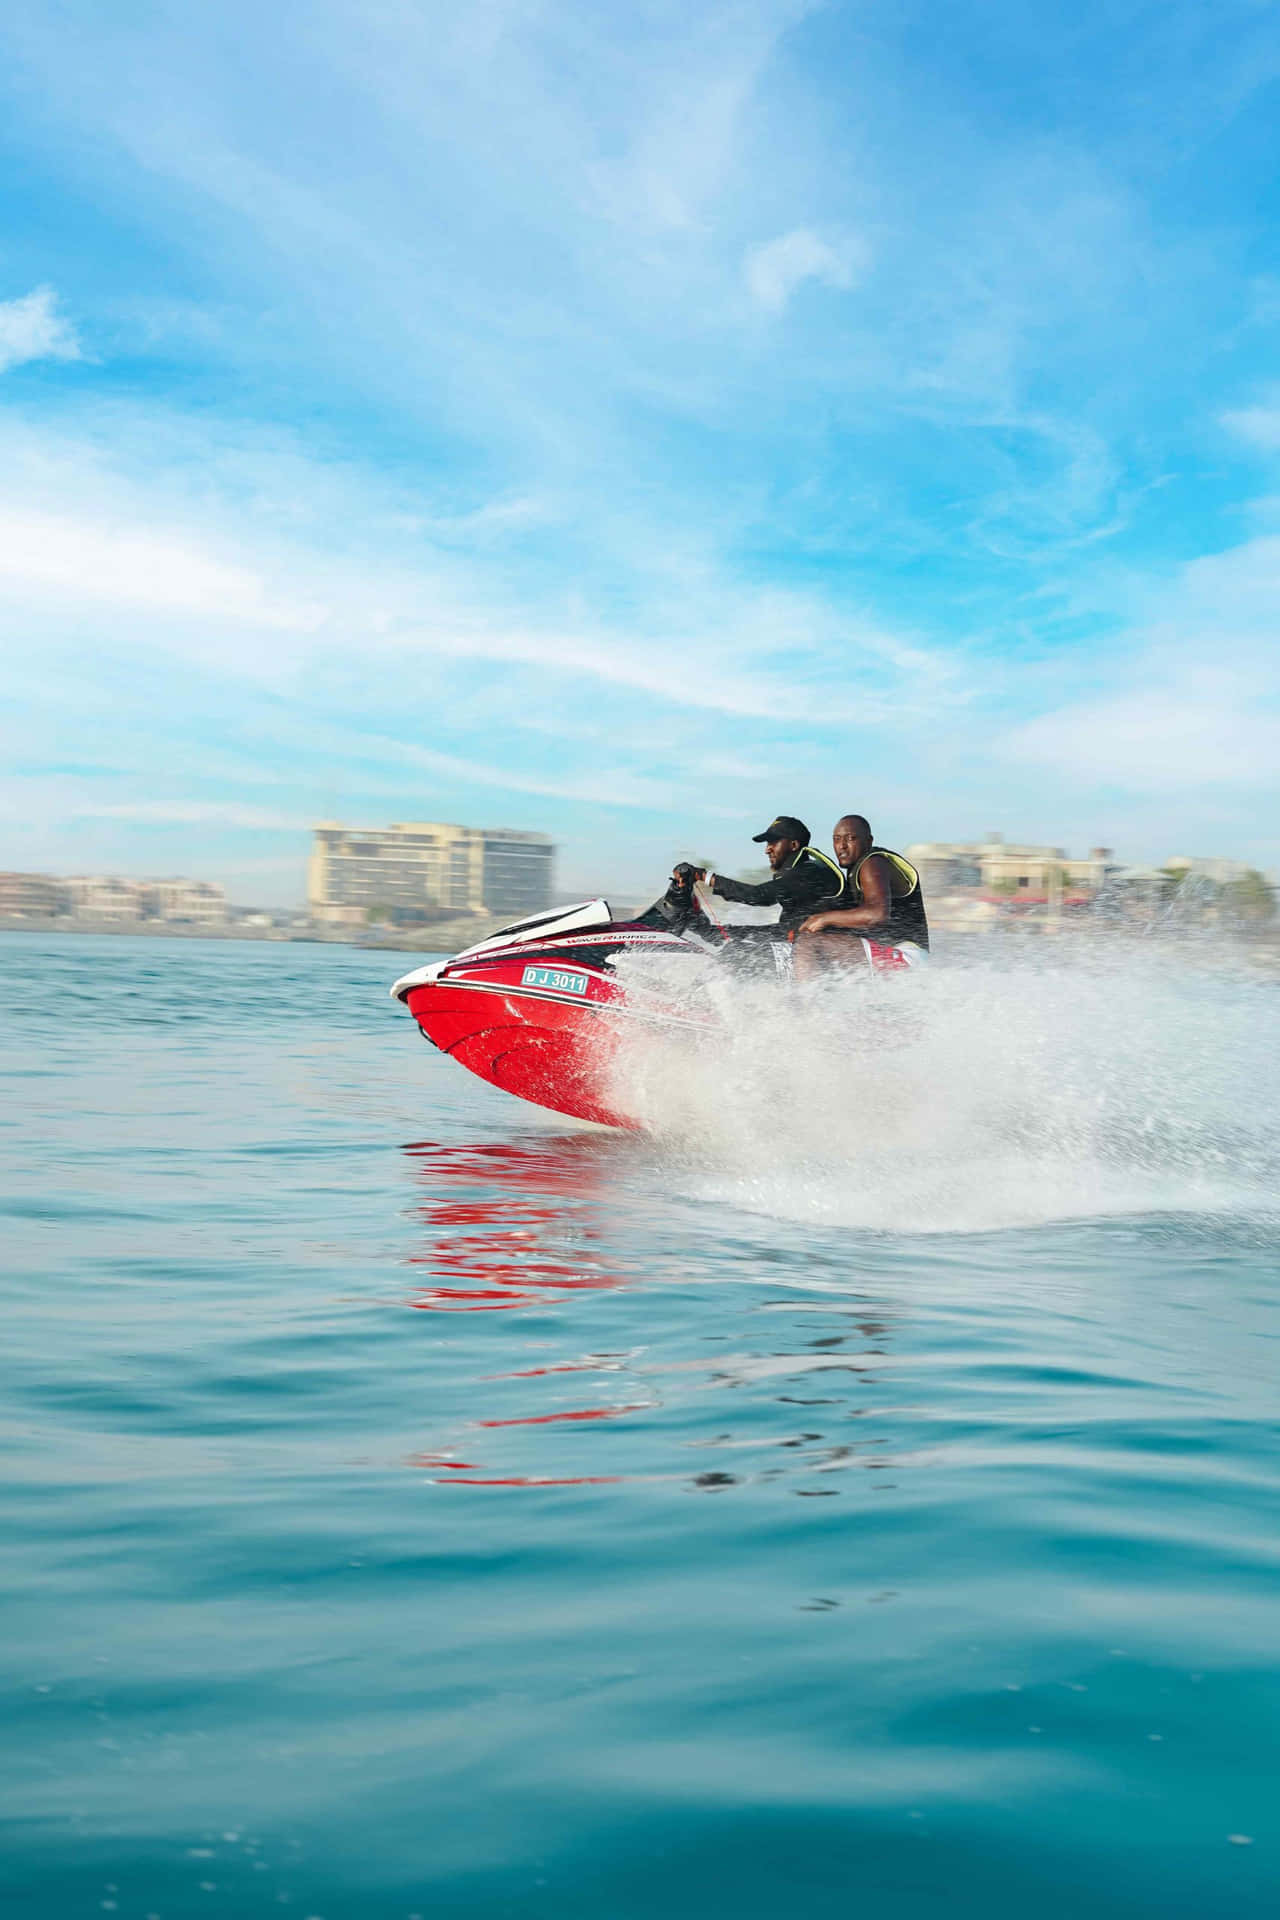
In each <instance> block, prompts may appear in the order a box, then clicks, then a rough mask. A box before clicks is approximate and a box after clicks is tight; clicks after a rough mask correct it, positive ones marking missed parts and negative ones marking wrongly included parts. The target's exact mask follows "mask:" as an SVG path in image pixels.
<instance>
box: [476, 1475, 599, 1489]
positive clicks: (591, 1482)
mask: <svg viewBox="0 0 1280 1920" xmlns="http://www.w3.org/2000/svg"><path fill="white" fill-rule="evenodd" d="M621 1478H622V1475H621V1474H619V1473H573V1474H566V1475H565V1476H564V1478H562V1479H553V1478H551V1477H550V1476H546V1477H542V1476H540V1475H538V1474H535V1473H509V1474H506V1475H504V1476H503V1477H502V1478H501V1479H493V1480H468V1479H461V1480H442V1481H441V1482H440V1485H441V1486H442V1487H616V1486H617V1484H618V1482H619V1481H620V1480H621Z"/></svg>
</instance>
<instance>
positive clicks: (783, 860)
mask: <svg viewBox="0 0 1280 1920" xmlns="http://www.w3.org/2000/svg"><path fill="white" fill-rule="evenodd" d="M799 851H800V842H799V841H798V840H770V841H769V842H768V843H767V845H766V846H765V852H766V853H767V854H768V856H769V865H770V866H771V867H772V868H773V870H774V872H775V873H777V872H779V871H780V869H781V868H783V867H785V866H786V864H787V862H788V861H789V860H790V859H791V858H792V856H793V855H794V854H796V853H798V852H799Z"/></svg>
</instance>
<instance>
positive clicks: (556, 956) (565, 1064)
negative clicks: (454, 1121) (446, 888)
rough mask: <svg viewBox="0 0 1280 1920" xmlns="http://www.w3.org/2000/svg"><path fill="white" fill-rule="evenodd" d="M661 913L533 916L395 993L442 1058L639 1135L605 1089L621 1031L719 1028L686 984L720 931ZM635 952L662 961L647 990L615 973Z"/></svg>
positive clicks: (583, 907)
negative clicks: (656, 977)
mask: <svg viewBox="0 0 1280 1920" xmlns="http://www.w3.org/2000/svg"><path fill="white" fill-rule="evenodd" d="M655 917H658V918H659V919H660V918H661V916H655V914H654V912H653V911H652V910H651V911H650V913H649V914H646V915H645V916H644V917H643V918H642V919H639V920H621V921H619V920H615V919H614V918H613V915H612V912H611V911H610V907H609V903H608V901H607V900H584V901H582V902H581V903H580V904H579V905H578V906H574V907H569V908H558V909H556V910H555V911H553V912H550V913H541V914H535V915H533V916H532V917H531V918H530V919H528V920H520V921H517V922H516V924H515V925H514V926H510V927H504V928H503V929H502V931H501V932H500V933H495V934H493V935H491V936H490V937H489V938H488V939H487V940H479V941H477V942H476V944H475V946H473V947H467V948H464V950H463V951H462V952H461V953H456V954H454V956H453V958H452V959H451V960H436V961H433V962H432V963H431V964H430V965H428V966H425V967H419V968H417V969H416V971H415V972H413V973H406V974H405V975H404V977H403V978H402V979H400V980H397V981H396V983H395V985H394V986H393V987H392V989H391V996H392V998H393V999H395V1000H399V1001H401V1002H402V1003H403V1005H405V1006H406V1007H408V1009H409V1011H410V1013H411V1014H412V1015H413V1017H414V1019H415V1020H416V1021H417V1023H418V1025H419V1027H420V1028H421V1029H422V1032H423V1034H424V1035H425V1036H426V1038H427V1039H428V1040H430V1041H431V1042H432V1044H433V1045H434V1046H436V1047H438V1048H439V1049H440V1051H441V1053H447V1054H448V1055H449V1057H450V1059H452V1060H456V1061H458V1063H459V1065H461V1066H464V1067H466V1068H468V1069H469V1070H470V1071H471V1072H472V1073H474V1074H477V1075H478V1076H479V1077H480V1079H481V1080H487V1081H488V1082H489V1084H490V1086H494V1087H500V1088H501V1089H502V1090H503V1092H505V1093H513V1094H515V1095H516V1096H517V1097H518V1098H519V1099H521V1100H529V1101H532V1102H533V1104H534V1105H535V1106H538V1107H549V1108H550V1109H551V1111H552V1112H553V1113H563V1114H568V1115H570V1116H571V1117H572V1118H574V1119H577V1120H594V1121H597V1122H599V1123H600V1124H602V1125H604V1126H610V1127H630V1128H634V1127H636V1126H637V1125H638V1124H639V1123H638V1122H637V1121H636V1120H634V1119H632V1118H631V1117H630V1116H629V1115H627V1114H625V1113H622V1112H620V1111H619V1110H618V1105H617V1097H616V1094H615V1093H614V1091H613V1089H612V1088H611V1085H610V1081H611V1067H612V1064H613V1061H614V1058H615V1056H616V1053H617V1049H618V1046H619V1044H620V1043H621V1041H622V1039H623V1037H624V1035H625V1034H626V1033H627V1032H628V1031H634V1029H635V1027H636V1025H637V1024H640V1025H646V1024H647V1025H649V1026H661V1027H663V1028H665V1029H667V1030H668V1031H670V1030H672V1029H675V1030H679V1029H680V1028H687V1029H688V1031H689V1034H690V1037H691V1038H692V1037H694V1036H696V1035H697V1034H699V1033H701V1034H704V1035H705V1034H708V1033H710V1032H714V1031H715V1030H716V1028H717V1026H718V1024H719V1023H718V1020H717V1018H716V1016H715V1013H714V1011H713V1010H712V1008H711V1007H710V1006H707V1005H699V1004H698V996H697V994H696V993H693V992H690V993H689V994H688V995H686V992H685V991H684V990H683V987H682V984H681V983H682V981H685V980H687V983H688V987H689V988H690V989H693V988H694V987H695V986H696V984H697V983H698V982H699V980H700V979H701V978H702V976H703V975H704V974H705V972H706V969H707V966H708V960H709V958H710V957H711V956H712V955H713V954H714V950H715V944H716V940H717V937H719V938H720V940H721V941H722V940H723V930H717V929H715V928H714V926H713V923H711V922H710V921H709V920H707V919H706V918H705V916H703V915H701V914H698V915H697V916H696V918H697V920H698V922H699V927H700V929H701V930H699V928H695V927H692V926H691V925H690V918H691V916H690V915H689V914H687V913H683V914H680V915H672V916H671V917H670V920H669V923H668V924H665V925H664V924H661V923H660V924H658V925H654V924H653V921H654V918H655ZM633 955H648V956H659V955H660V956H662V957H663V959H664V961H665V964H664V965H663V966H662V967H661V968H660V969H658V970H656V971H657V972H658V974H659V976H660V979H661V985H660V986H659V985H657V984H654V985H653V986H652V987H650V986H647V985H646V984H645V983H644V980H643V977H642V975H643V969H641V968H635V969H633V968H630V967H627V968H625V969H624V971H625V974H626V977H625V979H624V978H620V977H619V972H618V963H619V961H621V960H623V959H624V958H629V957H630V956H633ZM713 964H714V962H713ZM637 976H640V977H637Z"/></svg>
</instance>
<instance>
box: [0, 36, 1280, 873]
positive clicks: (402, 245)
mask: <svg viewBox="0 0 1280 1920" xmlns="http://www.w3.org/2000/svg"><path fill="white" fill-rule="evenodd" d="M0 45H2V46H3V47H4V49H5V52H6V55H7V59H6V63H5V72H6V79H5V80H4V82H3V85H4V98H5V107H6V111H5V125H4V130H3V133H0V141H2V142H3V150H4V154H5V158H6V161H7V165H6V167H5V169H4V174H5V184H4V186H3V187H2V188H0V192H3V195H4V202H5V213H6V244H5V249H4V252H3V254H0V447H2V449H3V453H4V460H3V463H2V464H0V576H2V577H3V582H4V611H3V615H2V616H0V618H2V621H3V625H2V626H0V640H2V643H3V650H4V654H5V666H4V671H3V680H2V682H0V691H2V692H3V694H4V706H5V709H6V720H5V740H6V763H7V771H6V773H5V774H4V776H3V778H2V779H0V811H2V812H3V815H4V816H5V818H4V823H3V824H4V836H5V840H6V843H7V856H6V858H7V863H8V864H10V865H12V866H15V867H24V868H30V869H33V870H51V871H63V872H72V871H75V872H91V871H104V872H114V871H120V872H126V873H129V872H132V873H140V872H153V873H159V872H167V871H173V870H175V868H176V867H177V866H178V865H182V866H183V868H184V869H185V870H189V871H197V872H199V873H201V874H202V875H206V876H207V877H209V878H210V879H215V880H218V881H220V882H221V883H223V884H225V885H226V886H227V887H228V888H229V890H231V891H232V892H233V894H234V895H235V897H237V898H239V899H242V900H244V901H246V902H253V901H271V902H276V901H282V900H285V899H288V898H290V897H292V893H293V887H292V876H293V875H294V874H295V873H296V872H298V871H299V869H300V861H299V856H298V853H297V850H296V849H297V845H298V840H299V836H300V835H303V834H307V833H309V831H310V829H311V826H312V825H313V824H314V822H315V821H316V820H318V819H322V818H346V819H369V820H386V821H390V820H396V819H421V818H428V819H434V818H444V819H484V820H487V821H491V822H494V823H502V824H504V825H507V826H510V827H513V828H517V829H525V830H529V829H533V830H544V831H546V832H548V833H550V834H551V835H552V837H553V838H554V839H555V841H556V842H557V845H558V847H559V848H560V850H561V851H560V855H559V869H560V881H559V884H561V885H562V886H563V887H564V888H566V889H572V888H573V887H574V886H576V885H577V884H579V883H580V882H581V883H583V884H586V883H590V882H591V881H593V880H595V879H596V878H597V877H598V876H599V875H600V874H601V873H602V872H609V873H613V874H616V876H617V882H618V884H620V885H626V886H628V887H631V888H634V889H635V890H636V892H637V893H640V892H643V891H645V890H646V889H647V888H648V889H652V886H653V883H654V879H655V875H656V876H659V877H660V875H661V873H662V872H663V871H665V867H664V864H663V863H664V862H665V861H667V860H668V859H669V858H670V857H672V856H674V854H675V853H676V852H678V851H688V850H690V849H701V848H704V847H705V848H706V849H707V850H709V851H711V850H715V851H718V852H719V854H720V856H721V857H723V858H725V859H726V860H735V861H737V863H738V864H746V863H747V861H748V859H749V855H750V851H751V850H750V848H749V844H748V836H749V834H750V833H752V832H756V831H759V829H760V827H761V826H763V825H764V824H765V822H766V821H767V820H768V819H769V818H770V817H771V816H772V815H773V814H774V813H775V812H776V811H778V810H779V808H787V809H789V808H792V807H795V808H798V810H799V811H800V813H801V814H802V815H803V816H804V817H805V818H806V819H807V820H808V821H809V823H810V826H811V827H812V829H813V832H814V835H815V838H819V839H822V840H823V841H825V837H826V832H827V828H828V825H829V821H830V820H832V819H834V818H835V817H836V816H837V815H838V814H839V813H840V812H842V811H844V810H845V809H846V808H848V807H850V806H856V807H860V808H865V809H866V810H867V811H868V812H869V813H870V814H871V817H872V819H873V822H874V824H875V825H876V827H877V829H878V831H879V832H880V833H881V835H882V837H883V838H885V839H887V840H888V841H889V842H890V844H897V845H902V844H906V843H909V842H915V841H922V840H931V839H942V838H946V837H948V836H949V835H952V834H958V835H959V836H960V837H961V838H974V837H977V836H979V835H980V834H981V833H983V832H985V831H987V830H988V829H990V828H991V827H993V826H995V827H998V826H1000V825H1001V824H1002V823H1003V824H1009V825H1012V824H1013V823H1016V826H1017V831H1018V832H1019V833H1020V834H1022V835H1024V836H1025V837H1026V838H1027V839H1029V840H1032V841H1047V842H1051V843H1057V842H1059V841H1063V842H1064V843H1065V844H1068V845H1070V846H1071V847H1072V848H1074V849H1077V850H1082V849H1084V848H1085V847H1087V846H1089V845H1093V844H1105V845H1109V846H1118V847H1122V848H1124V849H1126V850H1127V852H1128V855H1129V857H1130V858H1131V859H1133V860H1135V861H1152V862H1154V861H1158V860H1159V859H1161V858H1162V857H1164V856H1166V855H1167V854H1168V852H1169V850H1170V848H1171V847H1181V848H1183V849H1185V850H1186V851H1187V852H1188V853H1191V854H1214V853H1218V852H1224V851H1225V852H1229V853H1231V854H1233V855H1238V856H1239V857H1241V858H1242V859H1246V860H1249V861H1250V862H1252V863H1253V864H1255V865H1257V866H1258V867H1261V868H1270V867H1274V866H1275V865H1276V864H1277V862H1278V861H1280V833H1278V831H1277V827H1276V824H1275V822H1276V799H1277V791H1276V789H1277V773H1276V769H1277V767H1280V664H1278V663H1277V659H1276V649H1275V645H1274V638H1273V626H1274V618H1275V607H1276V604H1277V593H1278V591H1280V386H1277V384H1276V380H1275V372H1274V369H1275V364H1276V350H1277V345H1278V344H1280V260H1278V259H1277V246H1276V240H1275V234H1276V232H1277V230H1280V229H1278V226H1277V218H1276V216H1277V211H1278V209H1277V199H1278V197H1280V189H1278V187H1277V173H1276V168H1275V134H1274V126H1275V123H1276V114H1275V106H1276V94H1277V87H1278V86H1280V34H1278V33H1277V30H1276V26H1275V21H1274V16H1273V15H1272V14H1270V13H1269V12H1268V11H1266V10H1259V9H1258V8H1256V7H1254V6H1251V5H1245V4H1239V5H1226V6H1224V7H1222V8H1220V9H1216V10H1215V11H1214V14H1213V16H1212V18H1210V17H1209V16H1207V15H1206V14H1205V13H1204V12H1203V10H1201V9H1195V8H1191V7H1173V8H1169V9H1162V10H1159V11H1158V12H1157V11H1141V10H1139V11H1136V12H1132V13H1130V14H1127V15H1125V16H1124V17H1123V18H1122V19H1121V18H1118V17H1117V16H1116V15H1115V14H1114V13H1113V12H1112V11H1110V10H1104V9H1100V8H1097V7H1086V8H1084V9H1083V10H1080V9H1076V8H1072V9H1067V8H1066V7H1062V6H1054V7H1050V8H1047V9H1042V10H1038V11H1037V13H1036V15H1035V18H1034V20H1033V19H1031V18H1029V17H1028V16H1027V15H1026V14H1025V12H1022V11H1019V10H1016V9H1014V8H1012V7H1010V6H1004V5H968V6H964V7H961V8H959V9H958V10H955V11H953V12H952V13H951V14H949V15H948V24H947V31H946V33H945V34H940V33H938V32H937V31H936V16H934V15H931V14H926V13H925V11H924V10H923V9H920V8H913V7H910V6H907V7H904V8H900V9H898V10H897V11H896V12H894V13H893V14H892V15H891V16H872V15H870V14H864V13H862V12H860V11H858V10H856V9H852V8H849V7H840V6H832V7H808V6H804V5H800V4H787V5H769V4H747V5H741V6H735V7H731V8H730V7H726V8H708V9H702V10H699V11H698V12H696V13H692V14H691V13H689V12H688V10H679V9H675V8H674V7H667V6H662V5H657V6H650V7H645V8H643V9H641V10H640V11H638V12H633V13H631V14H630V15H628V16H627V18H626V19H621V18H618V19H606V18H605V17H604V16H602V15H601V14H600V13H599V12H598V10H595V9H591V8H588V7H577V6H571V5H565V4H557V5H555V6H552V7H549V8H537V7H530V6H527V5H518V4H514V3H513V4H494V5H491V6H486V7H481V8H476V9H471V10H468V12H467V14H466V16H465V17H453V16H448V15H445V14H444V13H443V12H437V11H435V10H432V9H414V8H407V9H401V10H397V11H384V12H380V13H378V14H376V15H371V14H370V13H368V12H367V11H366V10H364V9H360V8H355V7H350V6H346V5H338V4H329V5H318V6H316V7H314V8H311V9H309V12H308V32H307V35H306V38H305V42H303V41H299V40H298V39H297V38H296V37H295V36H294V32H293V24H292V23H291V21H290V19H289V17H288V16H285V15H281V16H270V15H267V16H264V15H262V14H261V13H260V12H254V13H251V12H250V11H249V9H248V8H247V7H245V6H243V4H240V3H239V0H233V3H232V4H230V5H229V6H227V7H224V8H222V9H220V10H219V12H218V14H217V16H216V17H215V16H213V15H203V16H202V15H199V14H194V15H193V14H191V13H190V12H189V10H183V9H179V8H178V7H176V6H175V5H171V4H153V5H150V6H146V7H142V8H138V9H134V10H131V11H130V12H128V14H127V15H124V14H117V15H114V16H112V17H104V16H102V15H101V12H100V10H97V9H93V8H90V7H89V6H88V5H87V4H84V3H83V0H72V4H70V5H68V6H66V7H63V8H60V9H59V10H58V11H57V12H56V13H55V12H54V11H53V10H49V9H35V10H29V11H28V12H27V13H26V14H25V15H24V16H23V17H22V18H20V19H19V18H16V17H14V18H9V19H7V20H6V21H5V22H3V23H0ZM248 49H252V50H253V51H252V57H250V55H249V53H248V51H247V50H248Z"/></svg>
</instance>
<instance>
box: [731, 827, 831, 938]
mask: <svg viewBox="0 0 1280 1920" xmlns="http://www.w3.org/2000/svg"><path fill="white" fill-rule="evenodd" d="M751 837H752V839H753V841H754V842H755V843H756V845H757V846H759V845H760V843H761V842H763V843H764V849H765V852H766V854H767V855H768V858H769V865H770V866H771V867H772V868H773V877H772V879H769V880H762V881H761V882H760V883H759V885H758V886H752V885H751V884H750V882H749V881H746V880H730V879H729V877H728V875H727V874H723V873H702V874H700V875H699V878H700V879H701V880H702V881H703V883H704V884H705V885H706V886H707V887H709V888H710V889H711V891H712V893H718V894H719V896H720V898H721V899H722V900H732V901H734V902H735V903H736V904H737V905H738V906H744V907H774V906H776V907H781V909H782V913H781V917H780V918H779V920H778V922H777V925H776V926H774V927H770V928H769V929H768V931H769V933H770V934H771V935H777V934H780V933H781V934H790V933H793V932H794V931H795V929H796V928H797V927H798V926H799V925H800V924H801V922H802V921H804V920H806V919H808V917H809V915H810V914H814V913H817V912H818V911H819V910H820V909H823V908H825V909H827V910H830V909H832V908H833V907H835V906H836V905H837V904H838V903H839V900H840V896H841V894H842V893H843V891H844V874H843V872H842V871H841V869H840V868H839V867H838V866H837V865H836V863H835V861H834V860H831V859H829V858H828V857H827V855H826V854H825V853H820V852H819V851H818V849H817V847H811V846H810V845H809V829H808V827H806V825H805V824H804V821H803V820H797V819H796V818H795V816H794V815H793V814H790V813H780V814H779V815H778V817H777V819H776V820H771V821H770V823H769V825H768V826H767V827H766V828H765V830H764V832H763V833H755V834H752V836H751ZM761 931H763V929H761Z"/></svg>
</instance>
